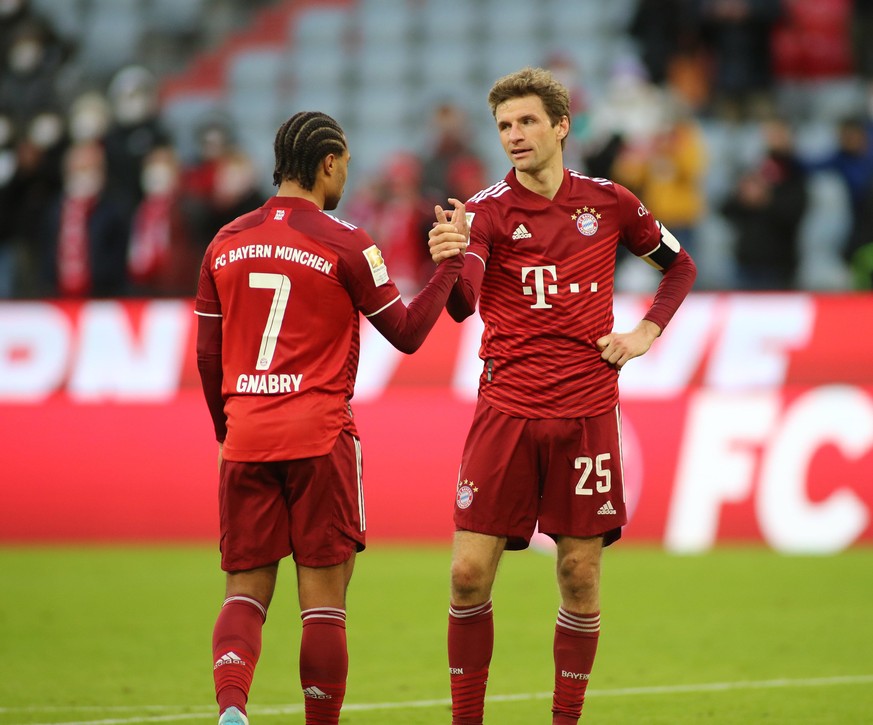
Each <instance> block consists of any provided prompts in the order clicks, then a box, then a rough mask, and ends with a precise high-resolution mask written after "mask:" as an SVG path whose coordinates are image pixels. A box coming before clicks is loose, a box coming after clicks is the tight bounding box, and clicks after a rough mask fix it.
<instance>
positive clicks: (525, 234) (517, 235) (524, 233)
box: [512, 224, 533, 241]
mask: <svg viewBox="0 0 873 725" xmlns="http://www.w3.org/2000/svg"><path fill="white" fill-rule="evenodd" d="M532 236H533V234H531V233H530V232H529V231H528V230H527V228H526V227H525V226H524V224H519V225H518V226H517V227H516V228H515V231H514V232H513V233H512V238H513V240H514V241H518V240H519V239H530V238H531V237H532Z"/></svg>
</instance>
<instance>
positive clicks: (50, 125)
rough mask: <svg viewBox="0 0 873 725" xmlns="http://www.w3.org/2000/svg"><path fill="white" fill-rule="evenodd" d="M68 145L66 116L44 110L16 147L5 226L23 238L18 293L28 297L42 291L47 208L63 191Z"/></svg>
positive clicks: (19, 238)
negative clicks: (12, 191) (42, 242)
mask: <svg viewBox="0 0 873 725" xmlns="http://www.w3.org/2000/svg"><path fill="white" fill-rule="evenodd" d="M67 145H68V139H67V134H66V133H65V121H64V117H63V116H61V115H60V114H59V113H56V112H44V113H40V114H38V115H37V116H35V117H34V118H33V119H31V121H30V123H28V124H27V125H26V126H24V127H22V128H21V133H20V135H19V138H18V141H17V143H16V146H15V153H16V172H15V178H14V186H15V203H14V205H13V208H12V209H11V210H10V211H11V216H10V217H4V225H7V224H8V225H9V226H10V227H12V228H13V229H14V233H15V235H16V237H17V239H18V240H19V245H20V252H21V253H20V254H19V257H18V271H17V276H18V285H19V290H18V292H19V294H20V295H22V296H24V297H31V296H33V295H34V294H38V292H39V287H40V284H39V277H40V265H41V249H40V239H41V236H42V227H43V225H44V223H45V216H46V209H48V208H49V207H50V206H51V205H52V203H54V201H55V199H56V198H57V197H58V195H59V194H60V193H61V189H62V186H63V171H62V166H63V158H64V154H65V153H66V150H67Z"/></svg>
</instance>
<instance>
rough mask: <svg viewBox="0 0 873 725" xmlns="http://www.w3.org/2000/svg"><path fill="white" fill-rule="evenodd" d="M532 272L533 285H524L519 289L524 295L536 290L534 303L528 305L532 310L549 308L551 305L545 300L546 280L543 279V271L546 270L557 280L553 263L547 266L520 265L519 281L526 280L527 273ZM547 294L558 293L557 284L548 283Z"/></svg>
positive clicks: (556, 271)
mask: <svg viewBox="0 0 873 725" xmlns="http://www.w3.org/2000/svg"><path fill="white" fill-rule="evenodd" d="M531 272H533V273H534V286H533V287H531V286H530V285H527V284H526V285H524V287H522V288H521V291H522V292H524V294H526V295H532V294H534V290H536V296H537V301H536V303H535V304H532V305H531V306H530V307H531V309H532V310H544V309H550V308H551V305H550V304H549V303H548V302H546V281H545V277H546V275H545V273H546V272H548V273H549V274H550V275H551V276H552V279H553V280H554V281H555V282H557V281H558V270H557V268H556V267H555V265H554V264H550V265H549V266H548V267H522V268H521V281H522V282H527V278H528V275H529V274H530V273H531ZM548 291H549V294H550V295H556V294H558V285H556V284H550V285H549V290H548Z"/></svg>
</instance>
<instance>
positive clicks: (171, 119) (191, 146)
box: [161, 94, 224, 161]
mask: <svg viewBox="0 0 873 725" xmlns="http://www.w3.org/2000/svg"><path fill="white" fill-rule="evenodd" d="M223 107H224V103H223V100H222V99H221V98H219V97H218V96H216V95H213V94H203V95H193V94H185V95H184V96H183V95H179V96H176V97H174V98H173V99H172V100H170V101H168V102H167V103H166V104H165V105H164V108H163V112H162V116H161V117H162V119H163V121H164V123H166V125H167V129H168V130H169V131H170V133H171V134H172V136H173V140H174V142H175V145H176V149H177V151H178V153H179V156H180V157H181V158H182V159H184V160H186V161H188V160H192V159H194V158H195V157H196V155H197V152H198V141H197V130H198V128H199V127H200V124H201V123H203V122H204V121H205V120H206V119H207V118H209V117H210V116H212V115H215V114H218V113H220V112H221V111H222V110H223Z"/></svg>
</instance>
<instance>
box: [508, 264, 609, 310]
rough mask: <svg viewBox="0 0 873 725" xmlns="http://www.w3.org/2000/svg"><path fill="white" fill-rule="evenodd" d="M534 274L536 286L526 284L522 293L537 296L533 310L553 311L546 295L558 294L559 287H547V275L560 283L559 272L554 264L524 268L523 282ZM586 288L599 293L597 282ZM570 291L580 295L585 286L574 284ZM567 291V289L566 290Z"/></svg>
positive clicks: (551, 285)
mask: <svg viewBox="0 0 873 725" xmlns="http://www.w3.org/2000/svg"><path fill="white" fill-rule="evenodd" d="M531 272H533V278H534V284H533V287H531V286H530V285H528V284H525V285H524V287H522V288H521V291H522V292H524V294H526V295H533V294H536V297H537V301H536V302H535V303H534V304H532V305H531V306H530V308H531V309H532V310H548V309H551V307H552V306H551V305H550V304H549V303H548V302H546V293H548V294H550V295H556V294H558V285H557V284H549V285H546V273H547V272H548V274H549V275H550V277H551V281H552V282H557V281H558V270H557V267H555V265H554V264H550V265H549V266H547V267H522V268H521V281H522V282H527V278H528V277H529V276H530V273H531ZM584 288H585V289H586V290H590V291H591V292H597V282H591V283H590V284H588V285H585V286H584ZM569 290H570V292H571V293H573V294H578V293H579V292H582V291H583V285H580V284H579V283H578V282H573V283H572V284H571V285H570V287H569ZM565 291H566V288H565Z"/></svg>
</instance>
